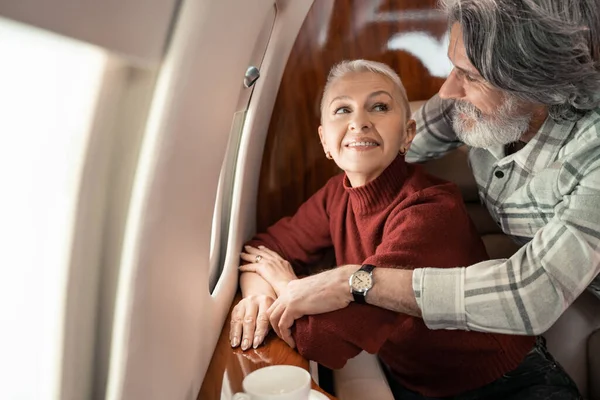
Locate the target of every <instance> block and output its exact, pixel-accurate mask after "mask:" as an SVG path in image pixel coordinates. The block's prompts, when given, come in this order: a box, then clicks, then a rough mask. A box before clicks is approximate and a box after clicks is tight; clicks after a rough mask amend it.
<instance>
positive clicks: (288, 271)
mask: <svg viewBox="0 0 600 400" xmlns="http://www.w3.org/2000/svg"><path fill="white" fill-rule="evenodd" d="M244 250H246V252H243V253H241V255H240V257H241V259H242V260H244V261H248V262H250V264H246V265H242V266H240V271H241V272H256V273H257V274H259V275H260V276H261V277H262V278H263V279H264V280H265V281H267V282H268V283H269V284H270V285H271V287H273V290H275V293H276V294H277V296H279V294H280V293H281V292H282V291H283V290H284V289H285V287H286V286H287V284H288V283H290V282H291V281H293V280H296V279H298V277H297V276H296V274H295V273H294V269H293V268H292V266H291V264H290V263H289V262H288V261H286V260H284V259H283V258H281V256H280V255H279V254H277V253H276V252H274V251H272V250H269V249H267V248H266V247H264V246H258V248H255V247H252V246H244Z"/></svg>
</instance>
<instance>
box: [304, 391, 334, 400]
mask: <svg viewBox="0 0 600 400" xmlns="http://www.w3.org/2000/svg"><path fill="white" fill-rule="evenodd" d="M308 400H329V398H328V397H327V396H325V395H324V394H323V393H321V392H317V391H316V390H315V389H310V395H309V396H308Z"/></svg>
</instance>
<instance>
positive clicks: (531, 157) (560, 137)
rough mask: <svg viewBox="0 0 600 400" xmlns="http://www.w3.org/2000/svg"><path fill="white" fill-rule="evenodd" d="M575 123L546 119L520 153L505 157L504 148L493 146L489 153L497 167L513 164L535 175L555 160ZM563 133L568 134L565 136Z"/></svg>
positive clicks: (571, 132) (569, 136) (572, 130)
mask: <svg viewBox="0 0 600 400" xmlns="http://www.w3.org/2000/svg"><path fill="white" fill-rule="evenodd" d="M576 123H577V122H576V121H565V122H562V123H557V122H555V121H554V120H552V118H550V117H547V118H546V120H545V121H544V123H543V124H542V126H541V127H540V130H539V131H538V133H537V134H536V135H535V136H534V137H533V138H532V139H531V140H530V141H529V142H528V143H527V145H526V146H525V147H523V148H522V149H521V150H520V151H517V152H516V153H513V154H511V155H509V156H505V150H504V146H495V147H494V148H491V149H489V151H490V153H491V154H492V155H493V156H494V157H495V158H496V159H497V160H498V165H499V166H502V165H505V164H508V163H511V162H515V163H516V164H517V165H519V166H520V167H521V168H522V169H523V170H525V171H527V172H528V173H533V174H535V173H536V172H538V171H541V170H543V169H545V168H547V167H548V166H549V165H550V164H551V163H552V162H554V161H555V160H556V159H557V156H558V152H559V151H560V149H561V148H562V147H563V146H564V145H565V144H566V143H567V142H568V141H569V139H570V138H571V136H572V134H573V132H574V129H573V128H574V127H575V125H576ZM565 132H569V134H568V135H565Z"/></svg>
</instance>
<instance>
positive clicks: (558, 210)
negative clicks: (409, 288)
mask: <svg viewBox="0 0 600 400" xmlns="http://www.w3.org/2000/svg"><path fill="white" fill-rule="evenodd" d="M599 121H600V119H597V120H596V122H597V123H598V124H600V122H599ZM594 129H597V128H594ZM596 133H598V132H596ZM589 136H591V135H588V139H589ZM594 136H595V135H594ZM598 136H600V134H599V135H598ZM598 136H596V137H598ZM586 142H587V143H585V145H584V146H581V147H580V150H579V151H575V152H573V153H572V154H570V155H569V156H567V157H565V158H564V159H563V160H561V162H560V163H557V165H556V168H555V170H554V171H552V170H548V171H544V173H545V174H547V176H548V181H549V182H553V184H552V185H548V187H553V188H554V190H551V191H550V192H548V193H546V192H543V193H542V192H540V189H539V188H536V187H535V183H532V182H535V181H530V182H528V183H526V184H525V185H526V186H525V188H524V190H523V191H522V192H523V193H529V196H530V197H529V199H523V200H524V203H523V204H528V205H529V206H531V205H534V206H535V207H537V208H543V207H544V206H545V205H544V204H542V203H541V202H542V201H543V200H544V199H552V198H554V199H558V201H556V202H555V201H552V202H549V203H550V204H553V206H552V207H551V210H550V212H549V213H548V214H544V216H543V217H542V218H546V215H549V216H548V218H547V220H546V221H544V222H545V224H544V226H543V227H542V228H540V229H539V230H537V232H536V233H535V235H534V236H533V238H532V239H531V240H530V241H529V242H528V243H527V244H525V245H524V246H523V247H522V248H521V249H520V250H519V251H518V252H517V253H515V254H514V255H513V256H512V257H511V258H509V259H502V260H490V261H485V262H482V263H478V264H475V265H472V266H469V267H468V268H454V269H434V268H425V269H417V270H415V271H414V274H413V290H414V292H415V295H416V299H417V303H418V304H419V306H420V308H421V310H422V313H423V319H424V321H425V323H426V325H427V326H428V327H429V328H431V329H444V328H445V329H466V330H477V331H486V332H499V333H507V334H527V335H534V334H540V333H543V332H545V331H546V330H547V329H548V328H549V327H550V326H551V325H552V324H553V323H554V322H555V321H556V320H557V319H558V317H559V316H560V315H561V314H562V312H563V311H564V310H565V309H566V308H567V307H568V306H569V305H570V304H571V303H572V302H573V301H574V300H575V299H576V298H577V297H578V296H579V295H580V294H581V293H582V292H583V290H585V289H586V287H588V286H589V288H590V290H591V291H592V292H594V290H596V288H598V286H599V283H600V282H599V280H600V277H599V276H598V275H599V273H600V251H599V248H600V156H599V155H598V154H600V153H598V150H599V149H600V139H592V140H588V141H586ZM553 173H555V174H554V175H552V174H553ZM539 182H540V181H539V180H538V181H537V184H538V185H539ZM534 193H535V195H534ZM525 200H528V203H525ZM505 206H506V207H510V206H511V205H505ZM514 206H515V207H516V208H518V207H521V206H523V205H522V204H520V203H519V204H516V205H514ZM527 212H528V210H527V208H523V209H522V210H521V215H520V216H519V215H518V214H513V215H511V218H513V222H512V223H513V224H515V225H514V226H517V224H518V223H521V224H526V223H527V221H528V220H529V221H531V218H535V217H537V216H538V215H534V216H532V215H529V214H528V213H527ZM518 218H522V220H519V219H518ZM595 294H596V295H600V293H595Z"/></svg>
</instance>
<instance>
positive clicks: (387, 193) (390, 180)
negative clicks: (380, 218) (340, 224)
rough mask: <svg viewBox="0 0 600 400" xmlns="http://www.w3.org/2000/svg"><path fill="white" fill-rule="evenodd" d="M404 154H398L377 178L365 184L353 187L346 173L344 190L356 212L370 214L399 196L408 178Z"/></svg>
mask: <svg viewBox="0 0 600 400" xmlns="http://www.w3.org/2000/svg"><path fill="white" fill-rule="evenodd" d="M406 174H407V168H406V162H405V161H404V156H402V155H398V157H396V158H395V159H394V161H392V163H391V164H390V165H388V167H387V168H386V169H385V170H384V171H383V172H382V173H381V175H379V176H378V177H377V178H375V179H373V180H372V181H370V182H368V183H367V184H365V185H362V186H359V187H356V188H353V187H352V186H351V185H350V180H349V179H348V176H347V175H346V176H345V177H344V190H346V193H348V194H349V196H350V204H351V205H352V208H353V210H354V212H355V213H356V214H369V213H372V212H376V211H379V210H381V209H382V208H384V207H386V206H387V205H388V204H390V203H391V202H392V201H393V200H394V199H395V198H396V196H397V194H398V191H399V190H400V188H401V187H402V184H403V183H404V181H405V179H406Z"/></svg>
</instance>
